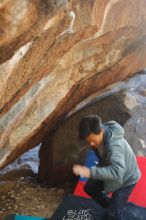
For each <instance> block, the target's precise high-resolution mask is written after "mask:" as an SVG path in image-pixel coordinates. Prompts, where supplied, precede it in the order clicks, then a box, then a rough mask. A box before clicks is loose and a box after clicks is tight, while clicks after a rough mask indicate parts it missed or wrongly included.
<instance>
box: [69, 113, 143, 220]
mask: <svg viewBox="0 0 146 220" xmlns="http://www.w3.org/2000/svg"><path fill="white" fill-rule="evenodd" d="M79 137H80V139H84V140H86V142H87V143H89V145H90V146H91V147H92V148H93V149H94V151H95V153H96V155H97V156H98V158H99V164H98V165H97V166H93V167H91V168H90V169H89V168H87V167H85V166H81V165H74V166H73V172H74V174H75V175H80V176H82V177H86V178H89V180H88V181H87V183H86V185H85V187H84V190H85V192H86V193H87V194H89V195H90V196H91V197H92V198H93V199H94V200H95V201H97V202H98V203H99V204H100V205H101V206H102V207H104V208H108V217H107V219H108V220H124V219H125V218H124V211H125V207H126V203H127V200H128V197H129V195H130V194H131V192H132V190H133V188H134V187H135V185H136V183H137V181H138V180H139V178H140V176H141V173H140V170H139V168H138V165H137V161H136V157H135V154H134V152H133V150H132V149H131V147H130V146H129V144H128V143H127V141H126V140H125V138H124V130H123V128H122V127H121V126H120V125H119V124H118V123H117V122H115V121H109V122H107V123H104V124H102V123H101V119H100V117H98V116H97V115H89V116H86V117H85V118H83V119H82V120H81V121H80V123H79ZM109 192H112V197H111V198H109V197H108V193H109Z"/></svg>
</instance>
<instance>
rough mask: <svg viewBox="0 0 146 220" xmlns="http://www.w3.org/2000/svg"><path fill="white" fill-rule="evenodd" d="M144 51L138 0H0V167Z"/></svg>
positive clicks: (130, 69) (145, 18)
mask: <svg viewBox="0 0 146 220" xmlns="http://www.w3.org/2000/svg"><path fill="white" fill-rule="evenodd" d="M145 57H146V1H145V0H127V1H126V2H125V1H124V0H110V1H107V0H92V1H91V0H85V1H82V0H78V1H73V0H72V1H65V0H60V1H55V0H54V1H49V0H48V1H47V0H46V1H41V0H31V1H30V0H24V1H18V0H3V1H1V2H0V63H1V65H0V167H1V168H2V167H4V166H6V165H7V164H9V163H10V162H11V161H13V160H14V159H15V158H17V157H18V156H19V155H20V154H22V153H23V152H25V151H27V150H28V149H30V148H32V147H34V146H35V145H36V144H38V143H40V142H42V141H43V139H44V138H46V135H47V134H48V133H50V132H51V131H52V130H54V128H55V126H56V125H57V123H58V122H59V121H60V120H61V119H62V118H63V117H65V115H66V114H67V113H68V111H70V110H71V109H72V108H73V107H75V106H76V105H77V104H78V103H79V102H80V101H82V100H83V99H84V98H86V97H88V96H90V95H91V94H93V93H94V92H97V91H99V92H100V90H101V89H103V88H105V87H106V86H107V85H110V84H111V83H114V82H116V81H119V80H124V79H126V78H127V77H129V76H131V75H133V74H134V73H135V72H137V71H139V70H142V69H143V68H145V66H146V59H145Z"/></svg>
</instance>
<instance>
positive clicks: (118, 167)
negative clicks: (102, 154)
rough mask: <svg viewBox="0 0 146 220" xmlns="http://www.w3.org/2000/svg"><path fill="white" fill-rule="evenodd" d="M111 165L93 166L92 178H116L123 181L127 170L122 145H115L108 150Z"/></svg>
mask: <svg viewBox="0 0 146 220" xmlns="http://www.w3.org/2000/svg"><path fill="white" fill-rule="evenodd" d="M108 161H109V165H108V166H105V167H95V166H94V167H91V169H90V170H91V178H92V179H94V180H98V179H99V180H115V181H118V182H122V179H123V176H124V172H125V160H124V152H123V149H122V147H121V146H120V145H113V146H112V148H111V149H110V150H109V152H108Z"/></svg>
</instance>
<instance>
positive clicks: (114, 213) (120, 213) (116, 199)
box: [108, 184, 135, 220]
mask: <svg viewBox="0 0 146 220" xmlns="http://www.w3.org/2000/svg"><path fill="white" fill-rule="evenodd" d="M134 186H135V184H134V185H131V186H127V187H123V188H121V189H119V190H117V191H115V192H114V193H113V194H112V198H111V200H110V206H109V209H108V220H125V218H124V214H125V208H126V204H127V200H128V197H129V195H130V194H131V192H132V190H133V188H134Z"/></svg>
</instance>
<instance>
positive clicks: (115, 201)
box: [84, 179, 135, 220]
mask: <svg viewBox="0 0 146 220" xmlns="http://www.w3.org/2000/svg"><path fill="white" fill-rule="evenodd" d="M134 186H135V184H134V185H130V186H127V187H123V188H120V189H118V190H116V191H115V192H113V194H112V197H111V198H109V197H108V196H107V194H106V193H105V192H104V184H103V181H94V180H91V179H89V180H88V182H87V183H86V184H85V187H84V190H85V192H86V193H87V194H88V195H90V196H91V197H92V198H93V199H94V200H95V201H96V202H98V203H99V204H100V205H101V206H102V207H103V208H108V214H107V215H108V217H106V220H124V219H125V218H124V212H125V208H126V203H127V200H128V197H129V195H130V194H131V192H132V190H133V188H134Z"/></svg>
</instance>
